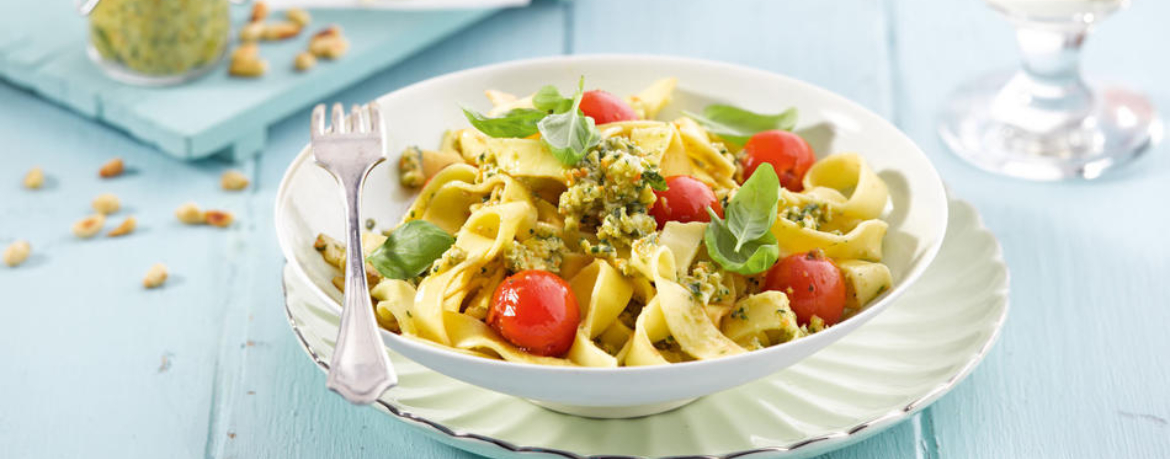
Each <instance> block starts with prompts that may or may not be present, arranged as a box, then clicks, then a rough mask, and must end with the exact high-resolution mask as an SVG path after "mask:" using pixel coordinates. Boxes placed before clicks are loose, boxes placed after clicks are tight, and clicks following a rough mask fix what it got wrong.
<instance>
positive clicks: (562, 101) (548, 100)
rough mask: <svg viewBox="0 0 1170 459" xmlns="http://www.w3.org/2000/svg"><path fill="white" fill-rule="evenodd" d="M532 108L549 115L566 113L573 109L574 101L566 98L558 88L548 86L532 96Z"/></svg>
mask: <svg viewBox="0 0 1170 459" xmlns="http://www.w3.org/2000/svg"><path fill="white" fill-rule="evenodd" d="M532 106H533V107H536V109H537V110H540V111H542V112H545V113H547V114H550V115H551V114H556V113H564V112H567V111H569V109H570V108H572V107H573V99H572V98H569V97H564V96H562V95H561V92H560V91H558V90H557V88H556V86H553V85H551V84H550V85H547V86H545V87H543V88H540V90H539V91H536V94H535V95H533V96H532Z"/></svg>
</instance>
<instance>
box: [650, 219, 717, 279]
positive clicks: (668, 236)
mask: <svg viewBox="0 0 1170 459" xmlns="http://www.w3.org/2000/svg"><path fill="white" fill-rule="evenodd" d="M706 231H707V224H706V223H703V222H689V223H679V222H666V226H664V227H663V228H662V234H660V235H659V236H658V244H659V245H662V246H663V247H666V248H667V249H668V250H670V253H671V255H673V256H674V260H675V262H676V263H677V265H678V272H677V273H676V274H677V275H682V274H684V273H685V271H686V269H687V267H689V266H690V265H691V262H692V261H694V259H695V255H698V253H699V247H701V246H702V244H703V234H704V233H705V232H706Z"/></svg>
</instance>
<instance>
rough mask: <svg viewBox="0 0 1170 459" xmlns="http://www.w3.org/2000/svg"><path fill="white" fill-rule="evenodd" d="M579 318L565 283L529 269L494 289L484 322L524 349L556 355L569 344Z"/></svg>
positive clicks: (562, 351) (569, 345) (567, 285)
mask: <svg viewBox="0 0 1170 459" xmlns="http://www.w3.org/2000/svg"><path fill="white" fill-rule="evenodd" d="M580 321H581V316H580V312H579V310H578V308H577V297H575V296H573V290H572V289H570V288H569V283H568V282H565V280H564V279H561V278H560V277H559V276H557V275H556V274H553V273H550V272H548V271H539V270H534V269H530V270H527V271H521V272H518V273H516V274H513V275H512V276H510V277H508V278H507V279H504V281H503V282H501V283H500V286H499V287H497V288H496V293H495V295H494V296H493V298H492V307H491V308H490V309H488V316H487V323H488V325H490V326H491V327H492V328H494V329H495V330H496V331H497V332H499V333H500V335H502V336H503V337H504V339H506V340H508V342H510V343H512V344H515V345H516V347H519V348H520V349H523V350H524V351H526V352H528V353H531V354H536V355H543V356H559V355H562V354H564V353H566V352H568V351H569V348H570V347H572V346H573V338H574V336H575V335H576V333H577V324H578V323H579V322H580Z"/></svg>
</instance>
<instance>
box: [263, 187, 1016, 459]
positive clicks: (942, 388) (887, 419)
mask: <svg viewBox="0 0 1170 459" xmlns="http://www.w3.org/2000/svg"><path fill="white" fill-rule="evenodd" d="M956 205H957V206H965V207H967V208H969V210H970V211H971V213H972V215H974V217H975V221H974V226H975V228H976V230H977V231H978V232H982V233H987V234H989V235H991V237H992V240H993V241H994V242H995V251H994V253H992V255H991V257H990V259H991V260H992V261H993V262H994V263H995V264H997V265H999V266H1001V267H1002V268H1003V271H1004V288H1003V311H1002V312H1001V313H1000V314H999V316H998V317H996V318H995V320H994V322H993V329H992V332H991V336H990V337H989V338H988V339H987V341H986V342H985V343H983V345H982V346H981V347H980V348H979V351H978V352H976V353H974V354H973V355H972V357H971V358H970V359H969V360H968V361H967V362H966V363H965V364H964V365H963V367H962V368H960V369H959V371H958V372H956V373H954V374H952V375H951V376H950V377H949V378H947V380H945V381H943V382H942V383H940V384H939V385H937V386H935V387H934V388H932V389H930V390H928V391H926V392H925V393H924V394H923V395H921V396H920V397H918V398H915V399H914V400H912V401H910V402H908V403H906V404H905V405H904V406H902V407H901V408H898V409H895V410H892V411H890V412H888V413H886V414H883V415H879V416H876V417H874V418H872V419H870V420H867V421H863V422H860V423H857V424H854V425H853V426H851V427H849V428H846V429H840V430H836V431H832V432H828V433H825V434H821V435H817V436H814V437H810V438H805V439H802V440H799V441H796V442H792V443H788V444H785V445H774V446H764V447H759V448H752V449H747V450H742V451H735V452H729V453H724V454H715V455H711V454H700V455H691V456H684V457H691V458H697V459H741V458H746V457H749V456H758V455H760V454H769V453H792V452H794V451H798V450H802V449H806V448H809V447H810V446H812V445H825V446H828V445H830V444H838V443H848V442H849V441H851V440H860V439H861V437H862V436H863V434H865V433H870V432H872V433H877V432H878V431H881V430H884V427H888V426H892V425H893V424H896V423H898V422H901V421H904V420H906V419H908V418H909V417H910V416H912V415H914V414H916V413H917V412H919V411H921V410H922V409H924V408H926V407H927V406H929V405H930V404H932V403H934V402H935V401H937V400H938V399H939V398H941V397H942V396H943V395H945V394H946V393H948V392H950V391H951V390H952V389H954V388H955V387H956V386H958V385H959V383H961V382H963V381H964V380H965V379H966V378H967V376H970V374H971V373H972V372H973V371H974V370H975V368H976V367H978V366H979V364H980V363H982V362H983V359H984V358H986V357H987V354H988V353H989V352H990V351H991V349H992V348H993V347H995V343H997V342H998V341H999V337H1000V335H1001V333H1002V332H1003V327H1004V324H1005V323H1006V321H1007V317H1008V313H1009V311H1010V310H1011V295H1010V293H1011V269H1010V267H1009V266H1008V264H1007V262H1006V261H1005V260H1004V257H1003V246H1002V245H1001V244H1000V243H999V240H998V239H997V238H995V234H994V233H992V232H991V230H990V229H989V228H988V227H987V225H986V224H985V223H984V221H983V216H982V214H980V213H979V212H978V210H977V209H976V208H975V206H974V205H972V204H971V203H970V202H968V201H966V200H964V199H961V198H956V197H954V196H953V195H951V194H950V192H949V191H948V193H947V207H948V215H949V214H950V212H949V211H950V207H951V206H956ZM941 245H942V244H940V247H941ZM289 264H290V262H289V261H288V260H285V265H284V267H283V268H282V269H281V271H282V275H281V291H282V295H283V297H284V312H285V318H286V320H287V321H288V324H289V327H291V328H292V331H293V335H294V336H295V337H296V338H297V342H298V344H299V345H300V347H301V350H303V351H305V353H306V354H307V355H308V356H309V358H310V359H311V360H312V361H313V362H314V363H316V364H317V367H318V369H320V370H322V371H325V372H328V371H329V363H328V362H326V361H325V360H324V359H323V358H321V356H320V355H319V354H318V353H317V351H316V350H315V349H313V347H312V345H310V344H309V342H308V340H307V339H305V337H304V335H303V334H302V332H301V328H300V326H299V325H297V322H296V318H294V317H293V314H292V311H291V309H290V306H289V294H288V281H287V279H285V275H286V272H287V269H288V265H289ZM932 264H933V260H932ZM927 269H930V267H929V266H928V267H927ZM294 272H295V270H294ZM427 371H434V370H430V369H428V370H427ZM465 384H469V383H465ZM737 389H738V388H732V389H728V390H737ZM374 403H375V404H377V405H378V406H379V407H381V408H382V409H384V410H385V411H386V412H388V413H390V414H391V415H392V416H394V417H395V418H396V419H399V420H401V421H402V422H404V423H406V424H407V425H411V426H414V427H416V428H422V429H429V430H430V431H431V432H430V433H432V434H439V435H440V439H444V440H451V441H452V442H464V441H475V442H478V443H477V444H480V445H482V446H488V447H496V448H501V449H502V451H496V452H500V453H506V454H507V453H511V454H515V455H522V456H536V455H540V454H551V455H554V456H559V457H563V458H567V459H655V458H656V457H655V456H631V455H621V454H618V455H614V454H599V455H581V454H577V453H574V452H572V451H566V450H562V449H557V448H546V447H542V446H523V445H517V444H514V443H512V442H509V441H506V440H500V439H497V438H493V437H490V436H487V435H481V434H477V433H473V432H464V431H460V430H457V429H452V428H450V427H447V426H446V425H443V424H442V423H440V422H437V421H432V420H430V419H427V418H424V417H422V416H419V415H416V414H414V413H411V412H410V411H408V410H403V409H400V408H398V407H396V406H394V404H392V403H389V402H387V401H385V400H382V399H381V398H379V399H377V400H375V402H374ZM371 406H373V405H371ZM878 426H884V427H883V428H881V429H877V430H876V431H874V430H872V429H873V428H874V427H878ZM442 437H447V438H442ZM453 446H454V445H453ZM842 446H843V445H842ZM456 447H458V446H456ZM460 449H464V448H460ZM464 450H466V449H464ZM671 457H678V456H671ZM663 459H664V458H663Z"/></svg>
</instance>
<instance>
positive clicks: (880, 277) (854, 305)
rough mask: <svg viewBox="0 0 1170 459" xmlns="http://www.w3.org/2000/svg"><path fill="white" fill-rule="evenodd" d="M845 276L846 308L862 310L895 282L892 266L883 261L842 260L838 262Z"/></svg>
mask: <svg viewBox="0 0 1170 459" xmlns="http://www.w3.org/2000/svg"><path fill="white" fill-rule="evenodd" d="M837 267H838V268H840V269H841V274H842V275H843V276H844V277H845V308H846V309H851V310H855V311H856V310H860V309H861V307H862V306H865V305H866V304H868V303H869V302H870V301H873V299H874V298H876V297H877V296H878V295H881V294H882V292H885V291H886V290H888V289H889V288H890V285H892V284H893V282H894V280H893V277H891V276H890V268H888V267H886V265H883V264H881V263H871V262H868V261H862V260H841V261H838V262H837Z"/></svg>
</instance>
